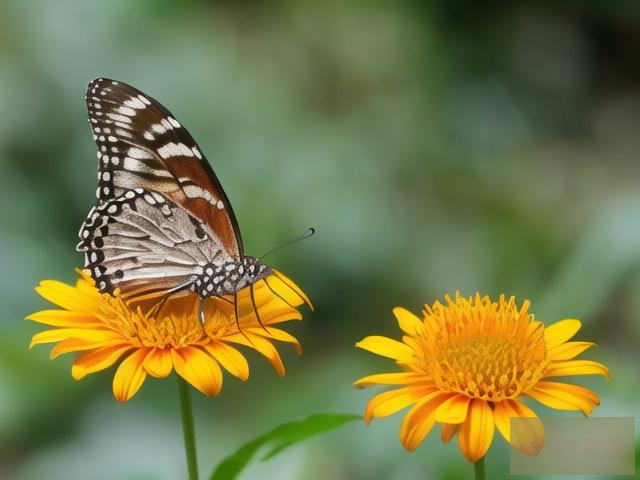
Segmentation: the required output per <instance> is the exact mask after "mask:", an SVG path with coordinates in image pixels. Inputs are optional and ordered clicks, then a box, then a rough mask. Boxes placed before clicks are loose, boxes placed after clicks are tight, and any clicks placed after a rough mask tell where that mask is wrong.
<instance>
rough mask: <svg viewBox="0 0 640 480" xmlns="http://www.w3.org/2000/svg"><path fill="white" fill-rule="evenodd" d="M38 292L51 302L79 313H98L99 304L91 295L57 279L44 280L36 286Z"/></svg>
mask: <svg viewBox="0 0 640 480" xmlns="http://www.w3.org/2000/svg"><path fill="white" fill-rule="evenodd" d="M36 292H38V293H39V294H40V296H42V297H43V298H45V299H46V300H49V301H50V302H51V303H54V304H55V305H58V306H59V307H62V308H64V309H65V310H71V311H74V312H79V313H87V314H89V315H94V314H96V313H97V310H98V304H97V303H96V302H95V301H93V300H95V299H92V298H91V297H87V296H86V295H83V294H82V292H79V291H78V289H76V288H74V287H72V286H70V285H67V284H65V283H62V282H58V281H56V280H43V281H42V282H40V285H39V286H38V287H36Z"/></svg>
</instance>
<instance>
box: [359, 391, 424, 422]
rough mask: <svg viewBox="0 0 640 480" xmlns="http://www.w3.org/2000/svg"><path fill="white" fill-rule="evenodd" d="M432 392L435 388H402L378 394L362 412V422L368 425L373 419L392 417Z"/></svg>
mask: <svg viewBox="0 0 640 480" xmlns="http://www.w3.org/2000/svg"><path fill="white" fill-rule="evenodd" d="M434 390H435V387H430V388H419V387H404V388H397V389H394V390H388V391H386V392H382V393H379V394H377V395H375V396H374V397H373V398H371V400H369V403H368V404H367V408H366V409H365V412H364V421H365V423H367V424H368V423H369V422H371V419H372V418H373V417H377V418H382V417H388V416H389V415H393V414H394V413H396V412H399V411H400V410H402V409H403V408H406V407H408V406H409V405H411V404H412V403H416V402H417V401H419V400H421V399H422V398H423V397H424V396H425V395H428V394H429V393H431V392H432V391H434Z"/></svg>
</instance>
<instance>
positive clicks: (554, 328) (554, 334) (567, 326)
mask: <svg viewBox="0 0 640 480" xmlns="http://www.w3.org/2000/svg"><path fill="white" fill-rule="evenodd" d="M581 325H582V324H581V323H580V320H572V319H568V320H560V321H559V322H556V323H554V324H553V325H549V326H548V327H547V328H545V329H544V339H545V341H546V342H547V349H552V348H553V347H557V346H558V345H560V344H562V343H564V342H566V341H567V340H569V339H570V338H571V337H573V336H574V335H575V334H576V333H577V332H578V330H580V326H581Z"/></svg>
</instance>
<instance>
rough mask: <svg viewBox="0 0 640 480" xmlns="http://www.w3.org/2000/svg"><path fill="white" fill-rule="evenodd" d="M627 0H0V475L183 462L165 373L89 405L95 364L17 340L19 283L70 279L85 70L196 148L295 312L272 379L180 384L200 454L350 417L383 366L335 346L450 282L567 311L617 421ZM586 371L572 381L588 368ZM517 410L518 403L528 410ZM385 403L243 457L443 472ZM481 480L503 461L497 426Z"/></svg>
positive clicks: (327, 471)
mask: <svg viewBox="0 0 640 480" xmlns="http://www.w3.org/2000/svg"><path fill="white" fill-rule="evenodd" d="M639 20H640V4H638V2H637V1H633V0H620V1H611V2H606V3H605V2H596V1H576V0H567V1H564V2H551V1H548V0H546V1H541V2H530V1H529V2H527V1H524V2H508V3H505V2H496V1H492V2H482V3H479V2H472V1H469V0H466V1H460V2H446V1H443V0H436V1H433V2H417V1H414V2H376V1H374V2H358V1H355V2H337V1H328V2H312V1H310V0H307V1H300V2H294V1H286V0H281V1H277V2H259V1H256V2H239V3H233V2H227V3H214V2H205V1H196V0H192V1H184V2H178V1H169V0H162V1H151V0H146V1H141V2H128V1H125V0H113V1H106V2H105V1H103V2H97V1H85V2H80V1H72V0H59V1H56V2H46V1H44V0H4V1H3V2H1V3H0V91H1V92H3V93H2V96H1V100H0V171H1V173H0V219H1V222H0V268H1V269H2V272H4V275H2V277H0V303H1V304H2V306H3V309H2V313H1V314H0V315H1V316H0V477H1V478H12V479H13V478H16V479H22V480H30V479H35V478H44V477H46V478H52V479H80V478H86V476H87V472H91V477H92V478H95V479H97V480H100V479H151V478H153V479H175V478H182V477H183V475H184V471H185V465H184V458H183V450H182V445H181V436H180V430H179V429H180V426H179V424H178V415H177V398H176V392H175V386H174V385H173V382H172V381H171V380H167V381H161V382H147V383H146V384H145V386H144V387H143V389H142V390H141V392H140V393H139V394H138V395H137V396H136V397H135V398H134V399H133V400H132V401H131V402H129V403H128V404H126V405H125V406H121V405H118V404H116V402H115V401H114V400H113V399H112V397H111V393H110V380H111V379H110V376H111V375H110V374H109V373H105V374H99V375H96V376H94V377H93V378H90V379H87V380H83V381H82V382H75V381H73V380H72V379H71V377H70V375H69V366H70V362H71V359H57V360H56V361H55V362H50V361H49V360H48V359H47V352H46V351H45V350H46V349H45V348H37V349H34V351H31V352H29V351H27V348H26V347H27V345H28V343H29V338H30V336H31V335H32V334H33V333H35V332H36V331H37V330H38V328H36V327H35V326H34V325H32V324H30V323H28V322H24V321H22V320H21V319H22V318H24V317H25V316H26V315H27V314H29V313H31V312H32V311H34V310H36V309H40V308H43V307H44V306H45V302H44V301H43V300H41V299H38V298H37V296H36V294H35V292H34V291H33V287H34V286H35V285H36V284H37V282H38V281H39V280H40V279H42V278H57V279H61V280H66V281H71V280H73V279H74V271H73V268H74V267H76V266H78V265H80V263H81V261H82V259H81V257H80V255H78V254H76V253H75V252H74V245H75V243H76V242H75V238H76V232H77V229H78V228H79V226H80V224H81V222H82V221H83V219H84V216H85V215H86V213H87V211H88V210H89V208H90V206H91V205H92V204H93V191H94V188H95V184H94V181H95V170H96V162H95V151H94V145H93V142H92V141H91V137H90V134H89V130H88V128H87V126H86V123H85V122H86V121H85V117H86V113H85V108H84V103H83V93H84V88H85V85H86V83H87V82H88V81H89V80H91V79H92V78H94V77H97V76H108V77H111V78H116V79H120V80H123V81H126V82H129V83H131V84H133V85H135V86H137V87H138V88H140V89H142V90H143V91H145V92H147V93H149V94H150V95H152V96H154V97H156V98H158V99H160V100H161V101H162V102H163V103H164V104H166V105H167V106H168V107H169V108H170V109H171V110H172V111H173V113H174V114H175V115H176V116H177V118H178V119H179V120H180V121H181V123H183V124H185V125H186V126H187V127H188V128H189V129H190V131H191V132H192V134H193V135H194V137H195V138H196V139H197V140H198V142H199V144H200V146H201V147H202V149H203V150H204V152H205V153H206V155H207V157H208V158H209V160H210V162H211V163H212V164H213V166H214V168H215V169H216V172H217V173H218V176H219V177H220V179H221V181H222V183H223V184H224V186H225V189H226V191H227V193H228V195H229V197H230V198H231V201H232V202H233V205H234V210H235V211H236V214H237V215H238V218H239V221H240V225H241V228H242V230H243V236H244V238H245V241H246V243H247V245H246V247H247V251H248V252H249V253H253V254H260V253H262V252H264V251H266V250H268V249H270V248H272V247H273V246H275V245H277V244H279V243H281V242H283V241H286V240H288V239H290V238H293V237H294V236H295V235H296V234H298V233H299V232H302V231H303V230H304V229H305V228H306V227H308V226H310V225H312V226H315V227H316V228H317V230H318V232H319V233H318V234H317V235H316V236H315V237H314V238H313V239H312V240H308V241H306V242H303V243H302V244H299V245H297V246H296V247H292V248H290V249H286V250H283V251H281V252H279V253H278V254H276V255H274V256H273V257H271V262H272V263H273V265H274V266H276V267H277V268H279V269H281V270H282V271H283V272H285V273H286V274H288V275H290V276H292V278H294V279H295V280H296V281H297V282H298V283H299V284H300V285H301V286H302V287H303V288H305V290H306V291H307V292H308V293H309V294H310V296H311V298H312V299H313V300H314V303H315V305H316V306H317V312H315V313H312V314H311V313H310V314H307V315H306V316H305V321H304V322H303V323H301V324H299V325H292V326H291V328H290V330H291V331H292V332H293V333H294V334H296V335H297V336H299V337H300V338H301V340H302V342H303V346H304V347H305V354H304V356H303V357H301V358H298V357H296V356H295V355H293V354H291V353H290V354H288V355H286V358H285V360H286V364H287V367H288V369H289V370H288V374H287V376H286V377H285V379H284V380H279V379H278V378H277V377H276V375H275V374H274V373H273V372H272V371H271V370H270V369H269V367H268V366H267V365H266V362H264V361H263V360H262V359H260V358H258V357H257V356H255V357H253V358H252V359H251V360H252V362H251V365H252V378H251V380H250V381H249V382H248V383H247V384H241V383H240V382H236V381H235V380H234V379H231V378H229V379H228V382H227V383H226V384H225V386H224V388H223V392H222V394H221V396H220V397H219V398H216V399H207V398H204V397H197V398H196V399H195V400H196V401H195V408H196V418H197V425H196V429H197V434H198V438H199V442H200V445H199V447H200V452H199V453H200V457H199V458H200V463H201V471H205V472H206V471H211V470H212V469H213V466H214V465H215V464H217V463H218V461H219V460H220V459H222V458H223V457H225V456H227V455H229V454H230V453H231V452H233V451H234V446H237V445H240V444H242V443H243V442H246V441H247V439H249V438H254V437H255V435H256V434H258V433H259V432H262V431H265V430H268V429H270V428H272V427H273V426H274V425H278V424H280V423H283V422H287V421H290V420H291V419H293V418H299V417H301V416H305V415H308V414H310V413H313V412H318V411H327V410H331V411H341V412H353V413H360V412H362V409H363V407H364V405H365V403H366V401H367V399H368V397H369V396H370V394H368V393H363V392H357V391H354V390H353V389H352V388H351V382H352V381H353V380H354V379H355V378H358V377H359V376H362V375H365V374H368V373H374V372H376V371H381V370H382V369H384V367H385V364H384V363H383V362H382V361H379V360H378V359H376V358H372V357H373V356H372V355H367V354H365V353H363V352H358V351H356V350H355V349H354V348H353V345H354V342H355V341H357V340H358V339H360V338H362V337H364V336H366V335H369V334H387V335H392V336H398V335H399V333H398V331H397V328H396V326H395V323H394V320H393V318H392V315H391V308H392V307H393V306H395V305H403V306H406V307H407V308H409V309H412V310H414V311H416V312H417V311H419V310H420V306H421V304H422V303H424V302H432V301H434V300H436V299H439V298H442V296H443V295H444V294H446V293H453V292H455V291H456V290H460V291H461V292H462V293H463V294H471V293H473V292H474V291H475V290H480V291H481V292H484V293H488V294H491V295H494V296H495V295H498V294H499V293H502V292H504V293H506V294H515V295H517V296H518V297H519V298H521V299H523V298H530V299H531V300H532V302H533V306H532V311H533V312H536V313H537V316H538V318H539V319H541V320H543V321H545V322H553V321H555V320H558V319H560V318H563V317H567V316H570V317H579V318H580V319H581V320H582V321H583V323H584V329H583V331H582V332H581V334H580V336H581V338H582V339H589V340H595V341H596V342H598V344H599V349H598V350H595V351H594V352H593V353H592V354H591V355H590V358H593V359H597V360H600V361H603V362H605V363H606V364H607V365H608V366H610V367H611V372H612V380H611V382H610V383H608V384H607V383H605V382H604V381H599V380H594V381H592V382H591V380H590V379H585V382H584V383H585V384H588V385H590V386H592V387H593V388H595V389H596V390H597V391H598V392H600V393H601V395H602V406H601V407H600V409H599V410H597V414H599V415H615V416H625V415H627V416H636V414H637V412H638V395H637V391H638V388H639V387H640V385H639V383H640V382H638V378H639V375H638V374H639V371H638V370H639V368H638V364H639V362H638V353H637V345H638V342H639V340H640V323H639V322H638V318H639V317H640V296H639V295H638V291H639V289H640V270H639V269H638V261H639V256H640V242H639V241H638V240H639V238H638V237H639V231H638V229H639V227H638V221H637V218H636V217H637V212H638V211H639V210H640V194H639V193H638V188H637V185H638V178H639V174H640V163H639V162H638V160H637V152H638V151H639V150H640V135H639V134H638V133H639V132H640V66H639V65H640V64H639V63H638V61H637V53H638V51H639V48H640V22H639ZM589 382H591V383H589ZM541 411H544V409H541ZM399 422H400V416H399V415H396V416H395V417H393V418H392V419H389V420H386V421H379V422H374V423H373V425H372V426H370V427H368V428H367V429H365V427H364V425H363V424H360V423H358V422H356V423H353V424H350V425H347V426H345V427H343V428H342V429H341V430H339V431H338V432H334V433H329V434H326V435H323V436H320V437H318V438H316V439H314V440H311V441H310V442H308V443H306V444H304V445H301V446H297V447H295V448H293V449H291V450H288V451H287V452H285V454H283V455H281V456H278V457H277V458H275V459H273V460H272V461H270V462H258V463H256V464H252V465H250V466H249V468H248V470H247V471H246V472H245V473H244V475H243V477H242V478H278V479H285V480H286V479H310V480H313V479H324V478H335V479H347V478H349V479H374V480H375V479H407V478H446V479H455V478H466V477H468V475H469V474H470V472H471V467H470V466H469V465H467V464H465V463H464V461H463V460H462V458H461V456H460V454H459V453H458V452H457V451H456V450H457V449H456V448H454V447H453V446H451V445H448V446H443V445H441V444H440V440H439V438H437V437H438V435H437V432H436V435H432V436H430V437H429V438H428V440H427V441H426V442H425V444H424V445H423V446H422V447H421V448H420V449H419V450H418V451H417V452H416V453H414V454H411V455H410V454H407V453H406V452H404V451H403V450H402V448H401V446H400V444H399V441H398V428H399ZM487 468H488V473H489V476H490V477H491V478H500V476H501V473H500V472H506V471H508V449H507V447H506V445H505V444H504V442H503V441H502V440H501V439H500V438H498V436H496V441H495V442H494V446H493V447H492V450H491V452H490V454H489V458H488V460H487Z"/></svg>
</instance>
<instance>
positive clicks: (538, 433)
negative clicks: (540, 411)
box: [493, 399, 544, 456]
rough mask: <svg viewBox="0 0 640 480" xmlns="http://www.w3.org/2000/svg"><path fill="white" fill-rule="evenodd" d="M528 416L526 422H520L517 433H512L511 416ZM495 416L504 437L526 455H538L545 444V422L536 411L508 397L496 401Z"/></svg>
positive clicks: (497, 425)
mask: <svg viewBox="0 0 640 480" xmlns="http://www.w3.org/2000/svg"><path fill="white" fill-rule="evenodd" d="M522 417H528V420H527V421H526V422H522V423H518V428H516V431H515V432H514V433H515V434H514V435H513V436H512V435H511V418H522ZM493 418H494V420H495V423H496V427H497V428H498V431H499V432H500V433H501V434H502V436H503V437H504V439H505V440H506V441H507V442H509V443H510V444H511V445H512V446H514V447H515V448H517V449H518V450H520V451H521V452H522V453H524V454H525V455H529V456H534V455H538V454H539V453H540V451H541V450H542V447H543V445H544V424H543V423H542V421H541V420H540V419H539V418H538V416H537V415H536V413H535V412H534V411H533V410H531V409H530V408H529V407H527V406H526V405H525V404H524V403H522V402H521V401H519V400H515V399H507V400H503V401H501V402H498V403H496V406H495V408H494V409H493Z"/></svg>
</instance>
